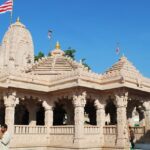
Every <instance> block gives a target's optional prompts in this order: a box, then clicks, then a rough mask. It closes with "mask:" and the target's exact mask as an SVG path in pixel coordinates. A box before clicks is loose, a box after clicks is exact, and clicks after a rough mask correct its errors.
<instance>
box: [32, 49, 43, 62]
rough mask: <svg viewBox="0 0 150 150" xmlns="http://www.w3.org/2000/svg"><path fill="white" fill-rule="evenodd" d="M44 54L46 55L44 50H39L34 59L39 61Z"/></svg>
mask: <svg viewBox="0 0 150 150" xmlns="http://www.w3.org/2000/svg"><path fill="white" fill-rule="evenodd" d="M44 56H45V55H44V53H43V52H42V51H39V53H38V54H37V55H35V56H34V61H38V60H39V59H41V58H42V57H44Z"/></svg>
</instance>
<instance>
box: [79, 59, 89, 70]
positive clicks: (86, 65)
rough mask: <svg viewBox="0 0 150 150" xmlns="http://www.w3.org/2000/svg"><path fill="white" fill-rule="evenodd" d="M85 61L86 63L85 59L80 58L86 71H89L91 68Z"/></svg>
mask: <svg viewBox="0 0 150 150" xmlns="http://www.w3.org/2000/svg"><path fill="white" fill-rule="evenodd" d="M85 61H86V59H85V58H82V59H81V62H82V65H84V66H85V67H87V68H88V70H91V67H90V66H89V65H88V64H87V63H86V62H85Z"/></svg>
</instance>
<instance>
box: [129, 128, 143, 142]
mask: <svg viewBox="0 0 150 150" xmlns="http://www.w3.org/2000/svg"><path fill="white" fill-rule="evenodd" d="M131 129H132V130H133V132H134V134H135V138H136V142H143V141H144V140H145V138H144V135H145V127H131Z"/></svg>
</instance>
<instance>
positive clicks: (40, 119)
mask: <svg viewBox="0 0 150 150" xmlns="http://www.w3.org/2000/svg"><path fill="white" fill-rule="evenodd" d="M44 116H45V111H44V108H43V106H42V103H38V104H37V111H36V125H44Z"/></svg>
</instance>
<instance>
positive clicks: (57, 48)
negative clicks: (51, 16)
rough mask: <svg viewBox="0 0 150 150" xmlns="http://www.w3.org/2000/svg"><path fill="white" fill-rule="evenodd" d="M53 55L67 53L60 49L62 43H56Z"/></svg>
mask: <svg viewBox="0 0 150 150" xmlns="http://www.w3.org/2000/svg"><path fill="white" fill-rule="evenodd" d="M51 55H52V56H58V55H60V56H63V55H65V53H64V52H63V51H62V50H61V49H60V44H59V42H57V43H56V46H55V49H54V50H53V51H52V52H51Z"/></svg>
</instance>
